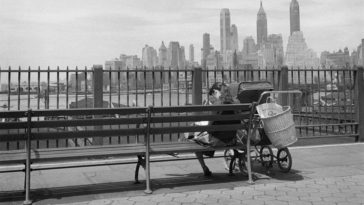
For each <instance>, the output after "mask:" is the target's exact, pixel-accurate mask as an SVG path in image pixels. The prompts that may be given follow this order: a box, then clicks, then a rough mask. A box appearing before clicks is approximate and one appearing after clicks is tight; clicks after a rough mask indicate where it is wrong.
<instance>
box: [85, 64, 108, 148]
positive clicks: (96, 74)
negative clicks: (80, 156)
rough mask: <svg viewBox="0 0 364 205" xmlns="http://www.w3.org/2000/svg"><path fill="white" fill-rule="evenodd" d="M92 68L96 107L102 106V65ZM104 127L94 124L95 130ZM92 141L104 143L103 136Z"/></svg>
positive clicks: (96, 143)
mask: <svg viewBox="0 0 364 205" xmlns="http://www.w3.org/2000/svg"><path fill="white" fill-rule="evenodd" d="M92 69H93V89H94V90H93V91H94V108H102V107H103V79H104V73H103V70H102V65H94V66H93V67H92ZM86 80H87V79H86ZM110 103H111V102H110ZM98 117H101V116H95V118H98ZM102 128H103V127H102V126H94V129H95V130H101V129H102ZM92 143H93V144H94V145H102V144H103V140H102V137H93V139H92Z"/></svg>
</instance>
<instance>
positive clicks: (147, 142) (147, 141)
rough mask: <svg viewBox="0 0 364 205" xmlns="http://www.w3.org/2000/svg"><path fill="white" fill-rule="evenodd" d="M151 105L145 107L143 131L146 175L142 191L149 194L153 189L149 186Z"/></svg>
mask: <svg viewBox="0 0 364 205" xmlns="http://www.w3.org/2000/svg"><path fill="white" fill-rule="evenodd" d="M152 110H153V106H149V107H148V108H147V113H148V118H147V130H146V133H145V148H146V150H145V177H146V189H145V191H144V193H146V194H151V193H152V192H153V191H152V189H151V188H150V120H151V116H152Z"/></svg>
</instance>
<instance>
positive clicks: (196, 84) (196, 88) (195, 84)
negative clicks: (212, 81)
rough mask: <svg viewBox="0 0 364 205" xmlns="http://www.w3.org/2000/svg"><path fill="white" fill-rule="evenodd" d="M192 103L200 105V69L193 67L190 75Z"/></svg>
mask: <svg viewBox="0 0 364 205" xmlns="http://www.w3.org/2000/svg"><path fill="white" fill-rule="evenodd" d="M192 104H193V105H202V69H201V68H200V67H199V68H194V70H193V75H192Z"/></svg>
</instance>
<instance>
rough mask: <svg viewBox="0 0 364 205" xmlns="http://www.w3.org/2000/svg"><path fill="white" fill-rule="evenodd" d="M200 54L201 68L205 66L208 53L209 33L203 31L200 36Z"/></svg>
mask: <svg viewBox="0 0 364 205" xmlns="http://www.w3.org/2000/svg"><path fill="white" fill-rule="evenodd" d="M202 42H203V44H202V49H201V51H202V56H201V65H202V67H203V68H205V67H206V59H207V56H208V55H209V54H210V47H211V46H210V34H208V33H204V34H203V37H202Z"/></svg>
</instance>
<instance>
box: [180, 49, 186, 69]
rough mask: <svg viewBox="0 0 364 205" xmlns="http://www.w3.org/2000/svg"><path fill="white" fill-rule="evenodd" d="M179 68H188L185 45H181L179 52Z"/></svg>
mask: <svg viewBox="0 0 364 205" xmlns="http://www.w3.org/2000/svg"><path fill="white" fill-rule="evenodd" d="M178 68H179V69H185V68H186V53H185V47H184V46H181V47H180V52H179V59H178Z"/></svg>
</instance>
